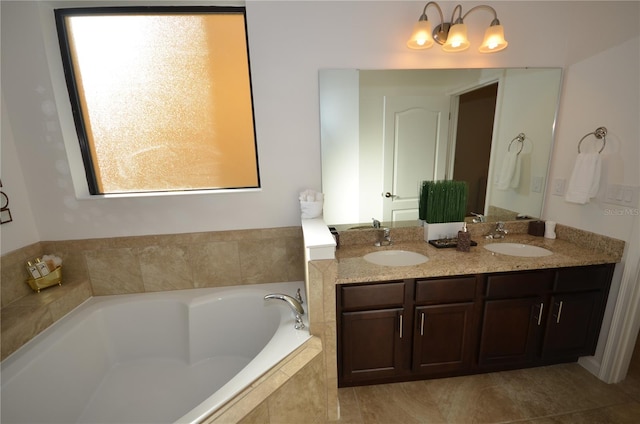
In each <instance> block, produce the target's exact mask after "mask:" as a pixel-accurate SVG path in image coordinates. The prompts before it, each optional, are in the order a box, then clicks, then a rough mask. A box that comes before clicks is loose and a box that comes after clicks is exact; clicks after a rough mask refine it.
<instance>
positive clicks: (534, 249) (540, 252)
mask: <svg viewBox="0 0 640 424" xmlns="http://www.w3.org/2000/svg"><path fill="white" fill-rule="evenodd" d="M484 248H485V249H487V250H490V251H492V252H495V253H502V254H503V255H511V256H526V257H529V258H539V257H542V256H549V255H552V254H553V252H552V251H551V250H548V249H545V248H544V247H538V246H532V245H530V244H522V243H489V244H486V245H485V246H484Z"/></svg>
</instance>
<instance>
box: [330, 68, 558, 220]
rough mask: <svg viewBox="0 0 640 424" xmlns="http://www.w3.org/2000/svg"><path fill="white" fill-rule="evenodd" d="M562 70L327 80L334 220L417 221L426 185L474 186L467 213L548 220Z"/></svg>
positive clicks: (337, 74) (356, 73) (339, 73)
mask: <svg viewBox="0 0 640 424" xmlns="http://www.w3.org/2000/svg"><path fill="white" fill-rule="evenodd" d="M561 80H562V70H561V69H559V68H501V69H498V68H491V69H427V70H357V69H326V70H320V72H319V88H320V128H321V148H322V191H323V192H324V195H325V204H324V220H325V222H326V223H327V224H330V225H341V224H354V223H367V222H371V219H372V218H374V217H375V218H376V219H379V220H383V221H384V222H397V221H415V220H417V219H418V206H417V205H418V194H419V187H420V184H421V182H422V181H425V180H440V179H455V180H463V181H467V183H468V186H469V199H468V205H467V209H468V210H467V212H468V213H469V214H470V213H472V212H475V213H480V214H483V215H485V216H487V217H488V218H489V219H492V218H495V219H500V220H512V219H516V218H520V217H540V214H541V212H542V206H543V201H544V194H545V193H544V192H545V187H546V180H547V173H548V168H549V159H550V154H551V151H552V145H553V138H554V136H553V134H554V126H555V119H556V114H557V109H558V101H559V95H560V88H561Z"/></svg>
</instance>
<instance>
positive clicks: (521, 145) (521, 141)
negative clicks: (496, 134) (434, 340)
mask: <svg viewBox="0 0 640 424" xmlns="http://www.w3.org/2000/svg"><path fill="white" fill-rule="evenodd" d="M525 137H526V136H525V135H524V133H520V134H518V136H517V137H515V138H514V139H513V140H511V142H510V143H509V147H507V152H510V151H511V145H512V144H513V142H514V141H519V142H520V150H518V153H516V154H517V155H519V154H520V152H522V149H524V138H525Z"/></svg>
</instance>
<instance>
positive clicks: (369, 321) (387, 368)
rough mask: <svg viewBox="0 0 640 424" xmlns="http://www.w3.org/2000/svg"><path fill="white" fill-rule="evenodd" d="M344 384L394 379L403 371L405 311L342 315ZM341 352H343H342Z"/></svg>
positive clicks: (377, 311)
mask: <svg viewBox="0 0 640 424" xmlns="http://www.w3.org/2000/svg"><path fill="white" fill-rule="evenodd" d="M341 321H342V324H341V325H342V328H341V331H340V349H341V351H342V352H341V354H342V365H341V368H342V369H341V371H342V372H341V373H340V374H341V379H340V380H341V381H340V383H351V382H356V381H364V380H373V379H376V378H384V377H391V376H395V375H397V374H399V373H400V372H401V371H402V369H403V365H402V364H403V360H402V358H403V355H402V351H403V349H402V348H403V341H404V340H407V335H405V333H406V329H405V328H404V327H405V325H404V324H405V323H404V308H396V309H381V310H373V311H358V312H343V313H342V316H341ZM339 353H340V352H339Z"/></svg>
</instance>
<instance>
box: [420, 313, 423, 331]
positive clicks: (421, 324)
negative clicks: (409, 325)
mask: <svg viewBox="0 0 640 424" xmlns="http://www.w3.org/2000/svg"><path fill="white" fill-rule="evenodd" d="M420 335H421V336H424V312H421V313H420Z"/></svg>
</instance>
